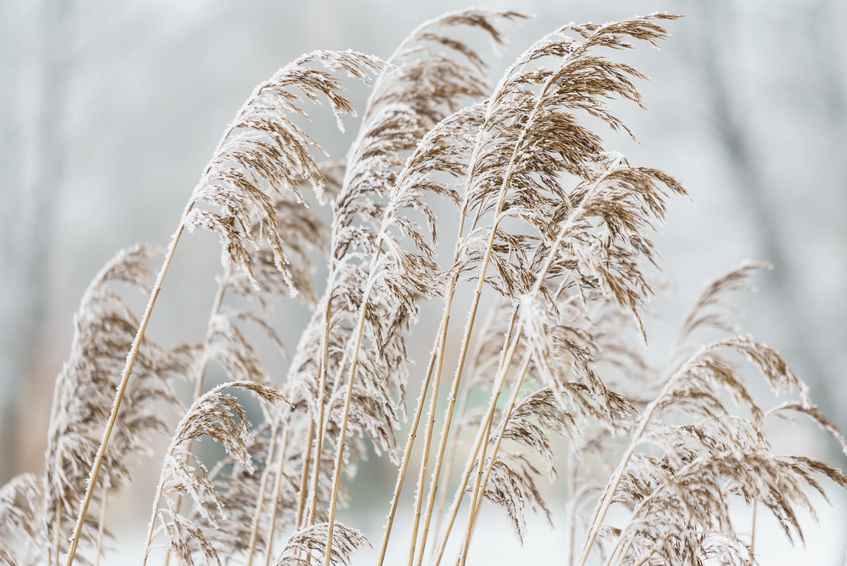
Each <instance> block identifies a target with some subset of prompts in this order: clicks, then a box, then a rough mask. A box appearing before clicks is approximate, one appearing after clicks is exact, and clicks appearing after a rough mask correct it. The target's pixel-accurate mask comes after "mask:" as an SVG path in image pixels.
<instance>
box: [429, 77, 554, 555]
mask: <svg viewBox="0 0 847 566" xmlns="http://www.w3.org/2000/svg"><path fill="white" fill-rule="evenodd" d="M507 75H508V73H507ZM507 75H506V76H507ZM555 77H556V74H555V73H554V74H552V75H551V77H550V78H549V79H547V81H546V82H545V83H544V86H543V88H542V89H541V91H540V92H539V94H538V98H537V99H536V101H535V104H534V105H533V108H532V111H531V112H530V113H529V116H528V118H527V122H526V124H525V125H524V127H523V129H522V130H521V132H520V133H519V134H518V138H517V139H516V140H515V147H514V148H513V150H512V155H511V156H510V158H509V163H508V165H507V166H506V169H505V172H504V175H503V181H502V183H501V185H500V192H499V195H498V198H497V208H496V211H495V212H494V221H493V222H492V226H491V235H490V236H489V238H488V245H487V246H486V250H485V256H484V257H483V260H482V264H481V266H480V272H479V281H478V282H477V286H476V289H475V290H474V298H473V303H472V305H471V310H470V314H469V317H468V324H467V327H466V330H465V335H464V336H463V338H462V347H461V354H460V356H459V362H458V365H457V367H456V372H455V374H454V376H453V386H452V388H451V391H450V402H449V405H448V408H447V416H446V418H445V421H444V427H443V428H442V432H441V442H440V445H439V453H438V457H437V458H436V461H435V470H434V471H433V475H432V481H431V482H430V497H429V501H428V502H427V512H426V521H425V524H424V525H425V526H424V531H423V535H422V540H421V547H422V549H425V548H426V540H427V536H428V534H429V526H430V522H431V521H432V513H433V509H434V507H435V496H436V493H437V491H438V480H439V477H440V474H441V467H442V464H443V460H444V452H445V449H446V447H447V437H448V436H449V433H450V425H451V423H452V420H453V410H454V409H455V406H456V394H457V393H458V390H459V385H460V383H461V379H462V371H463V370H464V364H465V358H466V356H467V353H468V346H469V344H470V337H471V334H472V332H473V327H474V321H475V319H476V313H477V310H478V308H479V301H480V298H481V296H482V288H483V286H484V285H485V273H486V271H487V270H488V263H489V262H490V260H491V254H492V252H493V249H494V240H495V239H496V237H497V226H498V224H499V221H500V220H501V217H500V215H501V213H502V212H503V205H504V204H505V202H506V194H507V193H508V190H509V187H510V186H511V183H512V176H513V175H514V173H515V165H516V163H517V159H518V155H519V154H520V150H521V149H522V148H523V144H524V141H525V140H526V135H527V132H529V130H530V129H531V127H532V125H533V123H534V121H535V119H536V117H537V115H538V111H539V110H540V108H541V103H542V100H543V99H544V95H545V94H546V93H547V89H548V88H549V87H550V85H552V84H553V80H554V78H555ZM504 79H505V76H504ZM504 79H501V81H502V80H504ZM501 87H502V83H501V84H500V85H498V88H497V89H496V90H495V92H499V90H500V88H501ZM486 120H487V117H486ZM481 135H482V131H480V134H479V136H480V137H478V138H477V139H478V141H479V140H480V139H481ZM477 147H478V146H477ZM475 153H476V150H475ZM468 192H470V191H468ZM422 562H423V552H421V553H420V555H419V559H418V562H417V563H418V564H422Z"/></svg>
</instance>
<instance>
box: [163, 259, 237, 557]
mask: <svg viewBox="0 0 847 566" xmlns="http://www.w3.org/2000/svg"><path fill="white" fill-rule="evenodd" d="M228 276H229V270H227V271H226V272H225V273H224V275H223V279H222V280H221V282H220V283H219V284H218V290H217V291H216V292H215V298H214V300H213V301H212V310H211V311H210V314H209V322H208V323H207V324H206V338H205V339H204V341H203V345H204V347H208V345H209V343H210V342H211V341H212V324H213V321H214V318H215V317H216V316H218V314H220V312H221V307H222V306H223V301H224V295H225V294H226V286H225V285H224V282H225V281H226V279H227V277H228ZM208 364H209V360H208V359H207V358H206V357H205V356H204V357H203V364H202V365H201V366H200V370H199V372H198V373H197V377H196V378H195V379H194V392H193V393H192V394H191V402H192V403H193V402H194V400H195V399H197V398H198V397H199V396H200V395H201V394H202V393H203V382H204V381H205V378H206V367H207V366H208ZM191 444H192V441H191V440H189V441H188V444H187V451H186V453H185V456H184V457H183V459H182V460H183V461H182V463H183V464H185V463H186V462H187V461H188V454H190V453H191ZM174 508H175V509H176V512H177V513H179V512H180V510H181V509H182V492H180V493H178V494H177V496H176V505H175V506H174ZM170 563H171V547H170V545H168V550H167V552H165V566H168V565H169V564H170Z"/></svg>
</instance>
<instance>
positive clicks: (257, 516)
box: [247, 420, 288, 566]
mask: <svg viewBox="0 0 847 566" xmlns="http://www.w3.org/2000/svg"><path fill="white" fill-rule="evenodd" d="M272 428H273V430H272V431H271V446H270V448H269V449H268V456H267V460H268V461H270V460H272V459H273V457H274V456H276V445H277V441H278V439H279V427H278V426H277V424H276V420H274V425H273V427H272ZM286 430H288V429H286ZM268 473H270V466H267V465H266V466H265V469H264V470H263V472H262V479H261V481H260V482H259V495H258V497H257V498H256V511H255V513H254V514H253V526H252V528H251V529H250V545H249V548H248V550H247V566H253V556H254V555H255V553H256V539H257V538H258V537H259V522H260V520H261V517H262V509H263V508H264V506H265V488H266V487H267V483H268Z"/></svg>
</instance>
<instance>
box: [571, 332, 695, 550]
mask: <svg viewBox="0 0 847 566" xmlns="http://www.w3.org/2000/svg"><path fill="white" fill-rule="evenodd" d="M706 349H707V347H706V346H704V347H702V348H700V350H699V351H698V352H697V353H696V354H694V355H693V356H692V357H691V358H689V359H688V361H687V362H686V363H685V364H683V366H682V367H681V368H680V369H679V370H677V372H676V373H675V374H674V376H672V377H671V378H670V379H669V380H668V381H667V383H665V386H664V387H663V388H662V391H661V392H660V393H659V395H658V396H657V397H656V398H655V399H654V400H653V401H652V402H651V403H650V404H649V405H648V406H647V408H646V409H645V411H644V416H643V417H641V421H640V422H639V424H638V428H637V429H636V431H635V433H634V434H633V436H632V440H631V441H630V443H629V446H628V447H627V449H626V452H624V454H623V456H622V457H621V461H620V463H619V464H618V467H617V468H616V469H615V471H614V473H613V475H612V478H611V479H610V480H609V485H608V487H607V488H606V490H605V494H604V496H603V498H602V500H601V501H600V503H599V504H598V506H597V508H596V510H595V511H594V516H593V517H592V519H591V526H590V528H589V530H588V535H587V537H586V541H585V545H584V546H583V548H582V553H581V556H580V559H579V566H585V562H586V561H587V560H588V555H589V554H590V553H591V547H592V545H593V544H594V541H595V540H596V539H597V535H598V534H599V533H600V528H601V527H602V526H603V521H604V520H605V518H606V513H607V512H608V511H609V507H610V506H611V505H612V499H613V498H614V496H615V492H616V491H617V489H618V486H619V485H620V483H621V480H622V479H623V474H624V472H625V471H626V467H627V465H629V461H630V459H631V458H632V455H633V454H634V453H635V449H636V448H637V447H638V443H639V441H640V440H641V437H642V436H643V434H644V432H645V431H646V430H647V425H648V424H649V423H650V419H651V418H653V413H655V411H656V408H657V407H658V406H659V401H661V400H662V398H663V397H664V396H665V395H666V394H667V392H668V391H669V389H670V386H671V385H672V384H673V383H674V382H675V381H676V377H677V376H680V375H683V374H684V373H685V371H687V367H688V365H689V364H690V363H691V362H692V361H694V360H696V359H697V358H698V357H699V356H700V355H702V353H703V352H704V351H706Z"/></svg>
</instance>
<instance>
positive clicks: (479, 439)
mask: <svg viewBox="0 0 847 566" xmlns="http://www.w3.org/2000/svg"><path fill="white" fill-rule="evenodd" d="M520 330H521V327H520V326H518V329H517V332H516V334H515V336H514V338H513V340H512V342H511V344H509V348H508V350H507V351H508V353H507V354H506V355H505V356H504V359H503V364H502V366H501V367H500V368H499V369H498V373H497V381H496V383H495V385H494V387H492V391H491V399H490V400H489V403H488V407H489V411H488V412H493V410H494V408H496V406H497V399H498V398H499V396H500V392H501V391H502V390H503V385H504V384H505V381H506V377H507V376H508V370H509V366H510V365H511V363H512V358H513V357H514V354H515V351H516V350H517V347H518V343H519V342H520V337H521V332H520ZM487 421H488V413H487V414H486V417H485V419H484V420H483V421H482V422H481V423H480V427H479V429H478V431H477V434H476V438H475V439H474V453H473V455H472V456H471V457H470V458H468V461H467V463H466V464H465V470H464V472H463V473H462V480H461V482H460V483H459V487H458V488H457V489H456V495H455V497H454V498H453V505H452V506H451V510H450V519H449V520H448V522H447V527H446V529H445V531H444V534H443V536H442V538H441V541H440V543H439V545H438V552H437V554H436V559H435V564H439V563H440V562H441V558H442V557H443V556H444V551H445V549H446V548H447V540H448V539H449V538H450V531H451V530H452V529H453V525H454V523H455V521H456V516H457V515H458V513H459V508H460V507H461V504H462V499H463V497H464V493H465V489H466V488H467V486H468V482H469V481H470V478H471V475H472V474H473V465H474V462H475V461H476V460H477V459H478V457H479V456H478V455H479V454H480V452H481V451H483V445H484V444H487V440H488V438H487V436H486V434H485V431H486V429H487V427H486V423H487ZM480 465H481V464H480ZM422 561H423V553H421V554H419V555H418V563H421V562H422Z"/></svg>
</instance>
